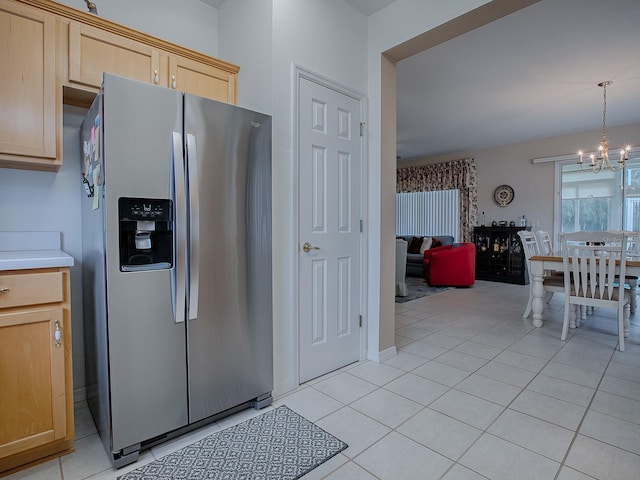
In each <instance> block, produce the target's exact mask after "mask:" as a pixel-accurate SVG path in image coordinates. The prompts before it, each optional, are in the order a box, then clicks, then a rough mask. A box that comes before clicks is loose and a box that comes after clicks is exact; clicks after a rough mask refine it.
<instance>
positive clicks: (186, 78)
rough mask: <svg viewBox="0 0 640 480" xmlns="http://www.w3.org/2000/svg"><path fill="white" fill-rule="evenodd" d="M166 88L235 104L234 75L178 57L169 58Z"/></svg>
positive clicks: (171, 56)
mask: <svg viewBox="0 0 640 480" xmlns="http://www.w3.org/2000/svg"><path fill="white" fill-rule="evenodd" d="M168 86H169V88H175V89H177V90H180V91H182V92H185V93H190V94H192V95H198V96H200V97H206V98H211V99H212V100H218V101H220V102H224V103H231V104H235V103H236V73H231V72H229V71H226V70H223V69H221V68H217V67H214V66H212V65H207V64H205V63H201V62H196V61H194V60H191V59H189V58H184V57H180V56H178V55H170V56H169V78H168Z"/></svg>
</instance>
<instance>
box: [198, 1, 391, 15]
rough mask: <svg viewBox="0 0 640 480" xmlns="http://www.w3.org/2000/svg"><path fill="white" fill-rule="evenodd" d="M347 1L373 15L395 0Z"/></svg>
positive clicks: (216, 5) (213, 5) (215, 5)
mask: <svg viewBox="0 0 640 480" xmlns="http://www.w3.org/2000/svg"><path fill="white" fill-rule="evenodd" d="M201 1H202V2H204V3H207V4H209V5H211V6H212V7H216V8H220V6H221V5H222V4H223V3H224V2H225V0H201ZM345 1H346V2H347V3H350V4H351V5H353V6H354V7H355V8H356V9H357V10H359V11H360V12H362V13H363V14H365V15H371V14H372V13H376V12H377V11H378V10H381V9H383V8H384V7H386V6H387V5H390V4H392V3H393V2H395V0H345Z"/></svg>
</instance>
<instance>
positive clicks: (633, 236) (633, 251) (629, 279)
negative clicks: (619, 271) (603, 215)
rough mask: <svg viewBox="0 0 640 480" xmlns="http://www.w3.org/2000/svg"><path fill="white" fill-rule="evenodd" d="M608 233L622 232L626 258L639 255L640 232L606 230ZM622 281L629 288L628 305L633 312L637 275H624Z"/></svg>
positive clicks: (635, 300)
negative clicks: (625, 244) (624, 239)
mask: <svg viewBox="0 0 640 480" xmlns="http://www.w3.org/2000/svg"><path fill="white" fill-rule="evenodd" d="M607 232H608V233H613V234H624V236H625V238H626V239H627V258H628V257H635V258H638V257H640V232H631V231H626V230H607ZM624 282H625V284H626V288H628V289H629V290H630V295H631V298H630V301H629V306H630V310H631V313H635V311H636V306H637V293H638V291H637V286H638V276H637V275H629V274H627V275H625V276H624Z"/></svg>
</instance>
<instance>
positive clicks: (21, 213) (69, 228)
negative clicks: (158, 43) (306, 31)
mask: <svg viewBox="0 0 640 480" xmlns="http://www.w3.org/2000/svg"><path fill="white" fill-rule="evenodd" d="M61 3H66V4H68V5H70V6H72V7H75V8H78V9H79V10H85V11H86V5H85V3H84V2H83V1H82V0H62V1H61ZM95 3H96V4H97V6H98V12H99V13H100V16H101V17H104V18H107V19H109V20H114V21H117V22H118V23H122V24H124V25H127V26H129V27H132V28H136V29H138V30H142V31H144V32H146V33H149V34H151V35H154V36H157V37H160V38H163V39H165V40H169V41H172V42H174V43H179V44H181V45H183V46H186V47H188V48H191V49H194V50H198V51H201V52H203V53H207V54H209V55H213V56H217V51H218V32H217V21H218V11H217V10H216V9H215V8H213V7H211V6H208V5H206V4H205V3H202V2H200V1H199V0H181V1H180V2H176V1H170V0H138V1H136V2H131V1H128V0H108V1H101V0H96V2H95ZM179 7H180V8H179ZM83 118H84V110H83V109H80V108H75V107H67V106H65V108H64V115H63V125H64V132H63V134H64V144H63V157H64V163H63V166H62V167H61V168H60V170H59V171H58V173H48V172H33V171H26V170H14V169H7V168H2V169H0V230H2V231H59V232H62V242H63V245H62V248H63V250H64V251H66V252H67V253H69V254H70V255H71V256H72V257H74V260H75V265H74V267H73V268H72V269H71V324H72V335H73V383H74V389H75V390H76V392H77V394H78V395H80V396H82V395H83V393H82V392H83V387H84V385H85V381H84V340H83V328H82V327H83V323H82V277H81V275H82V271H81V264H80V261H81V258H82V234H81V230H80V228H81V225H80V203H79V201H80V196H81V195H82V189H81V182H80V180H81V177H80V151H79V148H80V140H79V126H80V123H81V121H82V119H83Z"/></svg>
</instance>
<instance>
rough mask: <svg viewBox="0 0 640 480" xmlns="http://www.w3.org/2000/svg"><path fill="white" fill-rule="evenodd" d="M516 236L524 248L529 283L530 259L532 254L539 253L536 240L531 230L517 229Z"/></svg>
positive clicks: (531, 281) (530, 276) (531, 282)
mask: <svg viewBox="0 0 640 480" xmlns="http://www.w3.org/2000/svg"><path fill="white" fill-rule="evenodd" d="M518 236H519V237H520V243H522V249H523V250H524V257H525V259H526V260H527V272H528V273H529V283H530V284H533V275H532V274H531V262H530V259H531V257H533V256H534V255H539V254H540V250H539V249H538V240H537V239H536V235H535V233H533V232H530V231H528V230H518Z"/></svg>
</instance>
